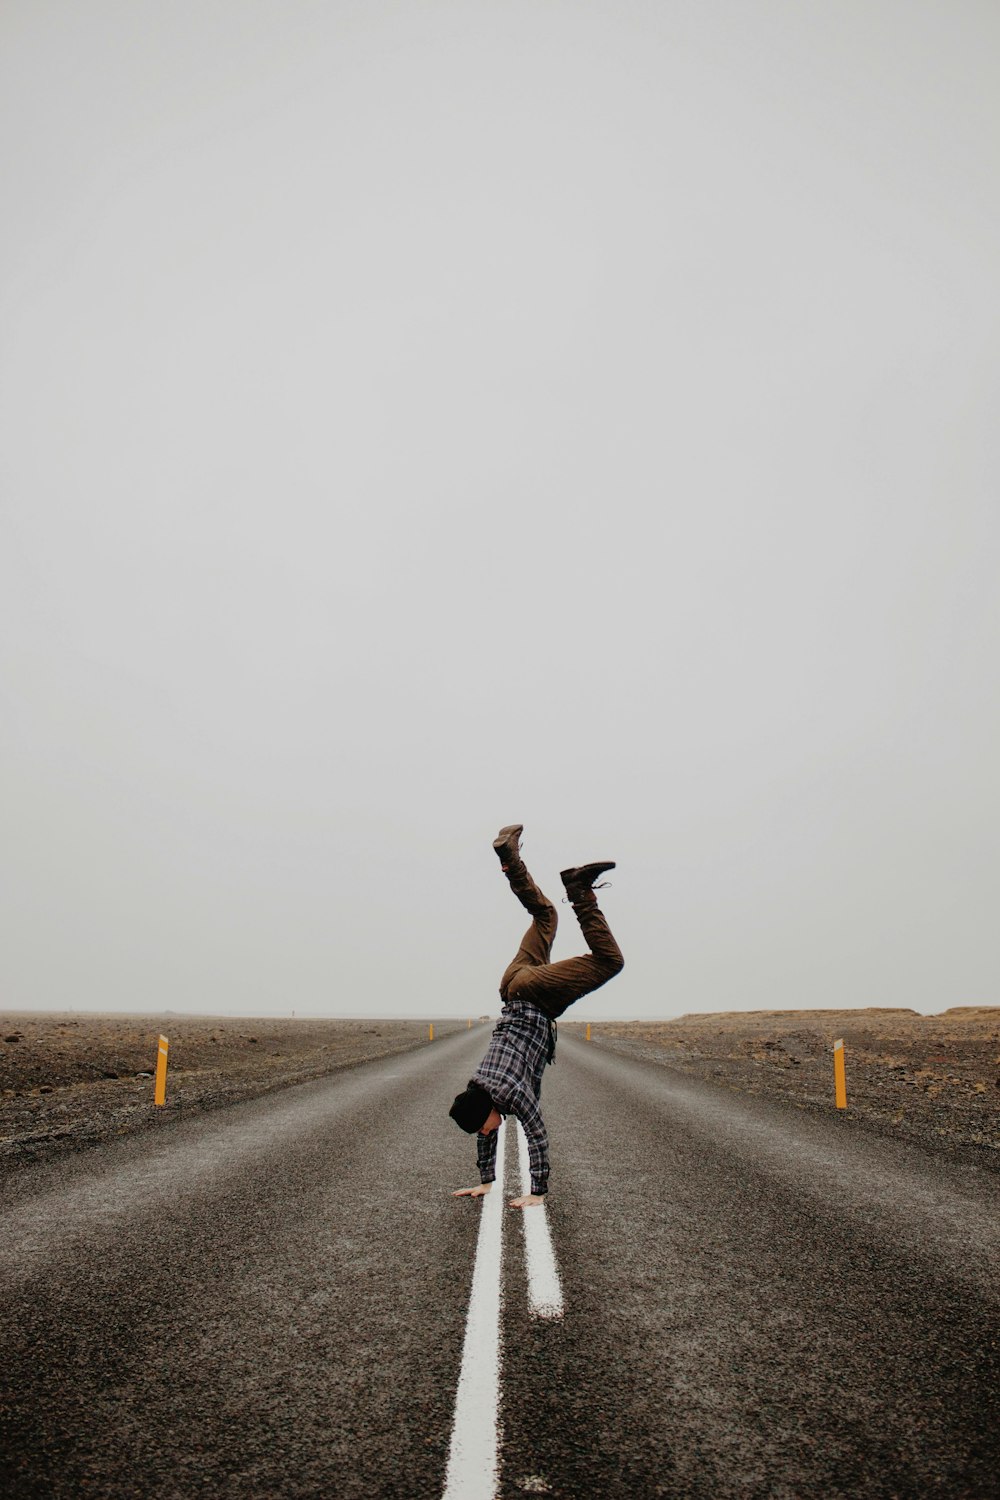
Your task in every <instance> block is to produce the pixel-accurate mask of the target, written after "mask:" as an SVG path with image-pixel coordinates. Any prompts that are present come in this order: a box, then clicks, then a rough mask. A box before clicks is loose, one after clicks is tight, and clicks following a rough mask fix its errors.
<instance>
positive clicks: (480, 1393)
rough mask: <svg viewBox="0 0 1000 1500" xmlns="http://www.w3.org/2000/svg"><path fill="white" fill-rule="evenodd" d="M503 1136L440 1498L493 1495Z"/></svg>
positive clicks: (480, 1243) (482, 1224) (475, 1499)
mask: <svg viewBox="0 0 1000 1500" xmlns="http://www.w3.org/2000/svg"><path fill="white" fill-rule="evenodd" d="M506 1134H507V1131H506V1130H501V1131H500V1133H499V1135H498V1137H497V1159H496V1182H495V1183H494V1185H493V1189H492V1191H491V1192H490V1193H488V1194H487V1196H486V1197H485V1198H484V1199H483V1200H482V1210H481V1212H482V1218H481V1219H480V1221H479V1238H478V1240H477V1241H476V1264H475V1267H474V1269H473V1272H472V1295H471V1297H470V1298H469V1312H468V1317H467V1319H466V1324H465V1344H464V1346H463V1349H462V1369H461V1373H460V1375H459V1377H458V1392H457V1395H456V1397H455V1423H454V1426H453V1428H452V1432H451V1450H450V1452H449V1454H448V1472H447V1476H446V1479H445V1486H444V1500H493V1497H494V1496H495V1494H496V1487H497V1472H498V1452H497V1443H498V1438H497V1415H498V1410H499V1405H500V1254H501V1248H502V1243H503V1239H502V1230H503V1211H504V1138H505V1136H506Z"/></svg>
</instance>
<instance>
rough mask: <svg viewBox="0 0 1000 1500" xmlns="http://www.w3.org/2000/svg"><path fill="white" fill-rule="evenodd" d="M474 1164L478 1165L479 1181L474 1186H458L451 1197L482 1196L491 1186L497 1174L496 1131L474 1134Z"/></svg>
mask: <svg viewBox="0 0 1000 1500" xmlns="http://www.w3.org/2000/svg"><path fill="white" fill-rule="evenodd" d="M476 1164H477V1166H478V1167H479V1177H480V1183H479V1186H478V1187H474V1188H459V1189H458V1191H457V1192H455V1193H452V1195H451V1196H452V1197H453V1198H482V1197H484V1196H485V1195H486V1194H487V1193H488V1192H489V1190H490V1188H491V1187H492V1186H493V1182H494V1179H495V1177H496V1175H497V1132H496V1131H495V1130H491V1131H490V1133H489V1135H477V1136H476Z"/></svg>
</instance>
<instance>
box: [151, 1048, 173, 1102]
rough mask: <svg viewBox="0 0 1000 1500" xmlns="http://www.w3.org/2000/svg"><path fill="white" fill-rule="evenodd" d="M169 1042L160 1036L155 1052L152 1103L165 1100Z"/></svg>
mask: <svg viewBox="0 0 1000 1500" xmlns="http://www.w3.org/2000/svg"><path fill="white" fill-rule="evenodd" d="M169 1046H170V1043H169V1042H168V1041H167V1039H166V1037H165V1036H161V1037H160V1045H159V1047H158V1048H157V1052H156V1085H155V1089H154V1092H153V1103H154V1104H165V1103H166V1100H167V1048H168V1047H169Z"/></svg>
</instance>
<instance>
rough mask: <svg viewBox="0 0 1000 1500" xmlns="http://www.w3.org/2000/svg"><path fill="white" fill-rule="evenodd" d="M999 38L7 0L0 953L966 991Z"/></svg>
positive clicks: (974, 923) (225, 4)
mask: <svg viewBox="0 0 1000 1500" xmlns="http://www.w3.org/2000/svg"><path fill="white" fill-rule="evenodd" d="M998 44H1000V7H998V6H997V5H996V4H994V3H992V0H983V3H981V4H976V3H971V0H966V3H962V0H951V3H947V4H945V3H940V4H926V3H920V0H840V3H832V0H831V3H828V4H819V3H792V0H784V3H778V0H757V3H754V0H729V3H722V0H720V3H712V4H704V3H695V0H690V3H671V0H658V3H651V0H650V3H643V0H613V3H612V0H606V3H584V0H578V3H568V0H566V3H562V0H548V3H544V0H543V3H538V0H530V3H528V0H508V3H504V4H503V5H501V4H498V3H492V4H486V3H475V0H441V3H433V0H423V3H413V0H406V3H397V4H392V3H379V4H370V3H354V4H351V3H342V4H338V3H332V0H324V3H318V0H317V3H304V0H291V3H289V0H284V3H280V4H279V3H269V4H262V3H255V0H239V3H236V0H215V3H208V4H206V3H204V0H171V3H169V4H166V3H159V4H157V3H141V0H128V3H126V0H120V3H110V0H89V3H88V4H86V5H78V4H73V3H70V0H56V3H51V0H21V3H17V0H7V3H6V4H5V5H4V7H3V12H2V17H0V51H2V64H0V70H2V76H0V127H2V128H0V135H2V141H3V147H2V150H3V156H2V165H0V190H2V201H3V203H4V206H5V211H4V220H5V227H4V232H3V235H2V237H0V272H2V303H0V317H2V352H0V484H2V553H0V694H2V722H3V734H2V743H0V771H2V791H3V808H2V830H3V834H2V838H3V853H2V861H3V877H4V885H5V888H6V889H5V892H4V895H3V900H2V931H0V997H2V1003H4V1004H6V1005H9V1006H11V1007H19V1008H33V1007H45V1008H52V1009H62V1008H65V1007H67V1006H68V1005H73V1006H76V1007H78V1008H81V1009H100V1008H105V1009H133V1010H134V1009H140V1010H141V1009H160V1008H163V1007H170V1008H172V1009H175V1010H185V1011H208V1012H215V1013H221V1012H230V1013H239V1012H243V1013H246V1014H252V1013H269V1014H281V1013H287V1012H288V1011H290V1010H291V1009H293V1008H294V1009H295V1010H296V1011H297V1012H298V1013H299V1014H304V1013H313V1014H336V1013H337V1012H353V1013H358V1012H367V1013H371V1014H390V1013H394V1014H412V1015H415V1016H420V1015H443V1014H450V1013H454V1014H456V1015H463V1016H464V1015H477V1014H480V1013H486V1012H492V1011H494V1010H495V1009H496V1007H497V1004H498V1001H497V995H496V986H497V982H498V979H499V975H500V972H501V971H502V969H503V967H504V965H505V963H506V962H507V960H508V958H509V957H510V956H511V953H512V951H513V949H514V947H515V946H516V940H517V938H518V936H519V934H520V931H521V929H522V927H523V925H524V924H523V921H522V914H521V912H520V909H519V908H518V907H517V906H516V904H515V902H514V901H513V898H512V897H511V896H510V894H509V893H508V892H507V890H506V888H505V885H504V882H503V880H502V877H501V875H500V874H499V870H498V866H497V863H496V859H495V857H494V855H493V852H492V849H491V847H490V845H491V840H492V838H493V836H494V834H495V832H496V829H497V827H498V826H499V825H500V824H501V823H505V822H509V821H513V820H517V821H523V822H524V823H525V825H526V833H525V856H526V858H527V860H528V862H529V865H530V867H531V868H532V870H533V871H534V873H535V874H536V875H537V876H538V878H539V879H540V880H541V882H542V883H543V884H544V885H545V886H546V888H547V889H548V890H549V891H550V894H553V895H558V894H559V893H560V891H559V885H558V871H559V869H560V868H561V867H562V866H564V865H566V864H572V863H579V862H582V861H584V860H588V859H593V858H597V857H609V858H614V859H617V861H618V865H619V868H618V870H617V871H616V872H615V875H614V877H613V879H614V886H613V888H612V889H611V890H608V891H606V892H605V893H604V909H605V911H606V912H607V914H608V916H609V919H610V921H611V923H612V927H613V929H614V931H615V933H616V935H617V936H618V938H619V940H620V942H621V945H622V948H623V949H624V951H625V955H626V968H625V971H624V973H623V974H622V975H621V977H620V978H618V979H616V980H615V981H614V982H613V984H612V985H610V986H609V987H608V988H606V989H604V990H602V991H599V992H598V993H597V994H596V995H594V996H591V997H590V998H588V999H587V1000H585V1001H583V1002H582V1003H581V1004H580V1005H579V1006H578V1007H577V1008H576V1010H575V1012H574V1014H575V1015H577V1016H578V1017H579V1018H580V1019H586V1018H587V1017H599V1016H607V1015H615V1014H621V1015H627V1016H631V1015H676V1014H679V1013H681V1012H682V1011H685V1010H714V1009H743V1008H748V1009H749V1008H759V1007H770V1006H774V1007H795V1006H807V1007H811V1006H830V1005H844V1006H855V1005H872V1004H875V1005H910V1006H914V1007H916V1008H917V1009H920V1010H924V1011H934V1010H940V1009H943V1008H944V1007H946V1006H948V1005H958V1004H976V1003H979V1004H984V1003H985V1004H990V1003H992V1004H995V1003H997V1002H998V1001H1000V987H998V973H1000V965H998V953H997V945H996V938H995V929H996V920H997V919H996V912H997V905H998V894H1000V893H998V878H997V855H998V849H997V826H998V812H1000V807H998V802H1000V779H998V770H997V767H998V765H1000V734H998V729H1000V707H998V701H1000V700H998V693H997V661H998V646H1000V590H998V587H997V574H998V567H997V564H998V546H997V543H998V531H1000V501H998V477H1000V437H998V422H997V413H998V411H1000V375H998V371H1000V328H998V322H1000V319H998V297H997V291H998V275H1000V273H998V270H997V268H998V266H1000V189H998V182H1000V175H998V174H1000V46H998ZM561 910H562V912H563V913H564V915H563V919H562V925H561V928H560V934H559V937H558V939H557V944H556V952H555V955H554V956H556V957H565V956H569V955H570V954H572V953H574V952H577V951H580V948H581V943H580V939H579V933H578V931H577V930H576V925H575V922H574V920H573V917H572V912H571V909H570V908H569V907H568V906H567V907H564V908H561Z"/></svg>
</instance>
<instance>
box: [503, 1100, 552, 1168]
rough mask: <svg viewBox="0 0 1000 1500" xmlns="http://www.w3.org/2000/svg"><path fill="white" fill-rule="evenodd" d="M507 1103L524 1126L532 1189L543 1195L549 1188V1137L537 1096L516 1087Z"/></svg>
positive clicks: (511, 1111)
mask: <svg viewBox="0 0 1000 1500" xmlns="http://www.w3.org/2000/svg"><path fill="white" fill-rule="evenodd" d="M507 1104H508V1107H509V1109H510V1113H511V1114H512V1115H516V1116H517V1118H518V1119H519V1120H520V1122H521V1124H522V1126H523V1127H524V1135H525V1139H526V1140H527V1142H528V1166H529V1168H530V1170H531V1191H532V1192H533V1193H535V1194H538V1195H541V1194H543V1193H547V1192H548V1190H549V1138H548V1135H547V1134H546V1131H545V1122H544V1120H543V1119H542V1116H541V1111H540V1110H539V1108H538V1101H537V1099H536V1098H535V1096H534V1095H533V1094H532V1093H531V1092H530V1091H529V1090H528V1089H526V1088H521V1087H516V1088H512V1089H509V1090H508V1092H507Z"/></svg>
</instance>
